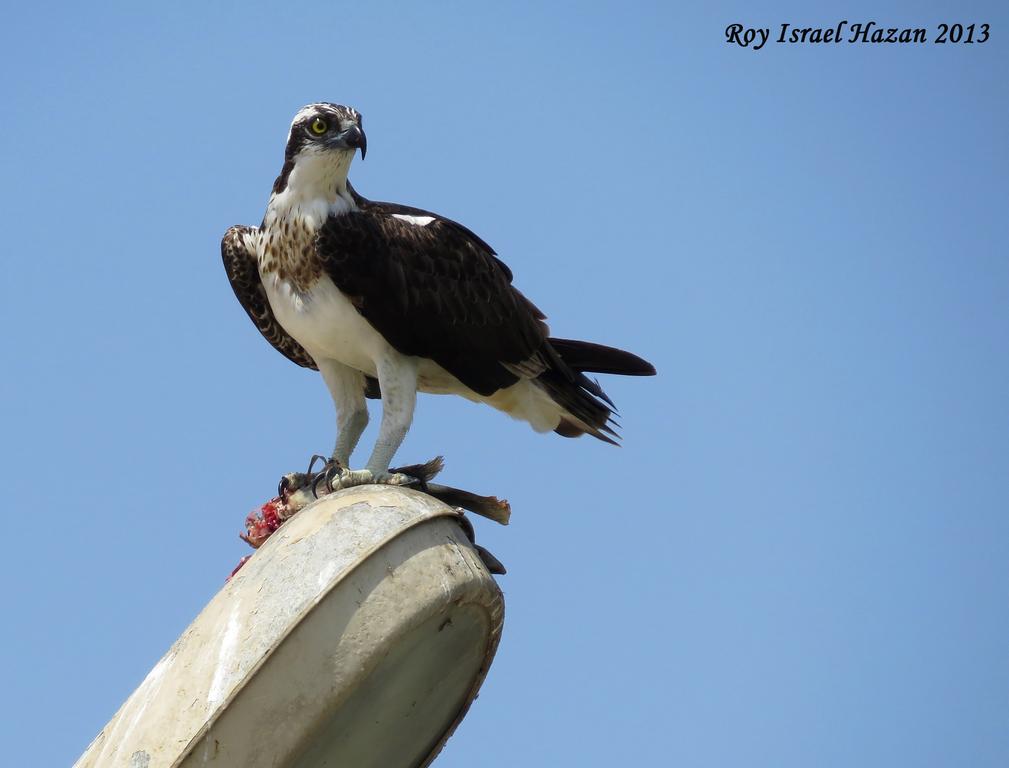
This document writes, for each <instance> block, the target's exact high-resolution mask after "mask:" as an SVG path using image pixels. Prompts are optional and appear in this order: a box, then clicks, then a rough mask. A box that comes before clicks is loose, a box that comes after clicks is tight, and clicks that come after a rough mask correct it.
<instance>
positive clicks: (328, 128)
mask: <svg viewBox="0 0 1009 768" xmlns="http://www.w3.org/2000/svg"><path fill="white" fill-rule="evenodd" d="M355 149H360V150H361V159H362V160H363V159H364V155H365V153H366V152H367V150H368V140H367V138H366V137H365V135H364V128H363V124H362V120H361V115H360V113H359V112H358V111H357V110H356V109H354V108H353V107H345V106H343V105H342V104H328V103H325V102H323V103H320V104H309V105H308V106H307V107H302V108H301V109H300V110H298V114H296V115H295V116H294V120H293V121H292V122H291V131H290V133H289V134H288V136H287V150H286V152H285V154H284V156H285V159H287V160H294V161H297V160H298V158H299V157H302V156H307V155H312V156H320V155H322V156H326V155H330V156H332V157H333V158H334V159H337V158H340V159H343V158H347V159H350V158H351V157H353V155H354V150H355Z"/></svg>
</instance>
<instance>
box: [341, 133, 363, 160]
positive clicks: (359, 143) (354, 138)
mask: <svg viewBox="0 0 1009 768" xmlns="http://www.w3.org/2000/svg"><path fill="white" fill-rule="evenodd" d="M340 138H341V139H343V143H344V144H346V145H347V146H348V147H352V148H353V149H360V150H361V159H362V160H364V156H365V154H366V153H367V152H368V137H367V136H365V135H364V131H362V130H361V129H360V127H358V126H356V125H352V126H350V128H348V129H347V130H346V131H344V132H343V135H342V136H341V137H340Z"/></svg>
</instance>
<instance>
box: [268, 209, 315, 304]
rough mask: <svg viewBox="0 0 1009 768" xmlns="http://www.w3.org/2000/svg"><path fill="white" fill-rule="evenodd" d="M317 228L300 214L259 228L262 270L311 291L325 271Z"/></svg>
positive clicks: (303, 291) (303, 290)
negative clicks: (319, 250) (317, 241)
mask: <svg viewBox="0 0 1009 768" xmlns="http://www.w3.org/2000/svg"><path fill="white" fill-rule="evenodd" d="M317 235H318V230H317V229H316V228H315V227H313V226H311V225H310V224H309V223H308V222H306V221H305V220H303V219H300V218H297V217H293V216H292V217H285V218H280V219H277V220H275V221H274V222H272V223H271V224H269V225H268V226H266V227H264V228H263V229H261V230H260V232H259V244H258V249H257V250H258V254H259V274H260V275H261V276H262V278H263V280H264V281H265V280H266V279H267V278H269V277H273V276H275V277H276V278H278V279H280V280H282V281H285V282H287V283H289V284H290V285H291V286H292V287H293V288H294V289H295V290H297V291H299V292H300V293H308V292H309V291H310V290H311V288H312V286H313V285H315V283H316V282H317V281H318V279H319V277H321V276H322V273H323V265H322V260H321V259H320V258H319V254H318V251H317V249H316V239H317Z"/></svg>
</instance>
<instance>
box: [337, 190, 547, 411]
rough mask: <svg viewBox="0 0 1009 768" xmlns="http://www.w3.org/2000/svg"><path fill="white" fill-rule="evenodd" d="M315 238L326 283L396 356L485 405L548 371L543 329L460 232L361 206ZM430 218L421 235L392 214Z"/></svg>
mask: <svg viewBox="0 0 1009 768" xmlns="http://www.w3.org/2000/svg"><path fill="white" fill-rule="evenodd" d="M362 202H364V205H363V206H362V207H361V210H360V211H357V212H353V213H349V214H345V215H343V216H334V217H331V218H330V219H329V220H328V221H327V223H326V224H325V226H324V227H323V228H322V230H321V231H320V232H319V237H318V241H317V247H318V253H319V256H320V257H321V259H322V261H323V263H324V265H325V269H326V272H327V274H328V275H329V277H330V278H331V279H332V280H333V282H334V283H335V284H336V286H337V287H338V288H339V289H340V290H341V291H342V292H343V293H344V294H346V295H347V296H348V297H349V298H350V300H351V301H352V302H353V303H354V305H355V306H356V307H357V309H358V311H359V312H360V313H361V315H362V316H364V318H365V319H366V320H368V322H369V323H371V324H372V325H373V326H374V327H375V329H376V330H377V331H378V332H379V333H381V334H382V336H384V337H385V339H386V340H387V341H388V342H389V343H390V344H391V345H392V346H393V347H395V348H396V349H397V350H399V351H400V352H402V353H403V354H406V355H414V356H417V357H424V358H428V359H431V360H434V361H435V362H437V363H438V364H439V365H441V366H442V367H443V368H444V369H445V370H447V371H448V372H449V373H451V374H452V375H453V376H455V377H456V378H457V379H459V380H460V381H461V382H462V383H463V384H465V385H466V386H468V387H469V388H470V389H472V390H473V391H475V392H477V393H479V394H481V395H490V394H493V393H494V392H496V391H497V390H499V389H502V388H504V387H507V386H510V385H511V384H514V383H515V382H516V381H518V378H519V374H522V375H526V376H530V375H532V376H535V375H536V374H538V373H539V372H540V371H542V370H543V369H544V368H545V367H546V365H547V363H546V362H545V361H544V359H543V355H544V354H545V353H546V352H547V350H546V349H545V347H546V339H547V327H546V324H545V323H544V322H543V313H542V312H540V311H539V310H538V309H537V308H536V307H535V306H534V305H533V304H532V302H530V301H529V300H528V299H526V297H525V296H523V295H522V294H521V293H520V292H519V291H518V290H517V289H516V288H514V287H513V286H512V285H511V273H510V272H509V271H508V269H507V267H505V266H504V265H503V264H502V263H501V262H500V261H499V260H498V259H497V257H496V256H495V255H494V253H493V251H491V249H490V248H489V247H488V246H487V245H486V244H485V243H484V242H483V241H482V240H480V239H479V238H478V237H476V235H474V234H472V233H471V232H470V231H469V230H468V229H466V228H465V227H463V226H461V225H460V224H457V223H455V222H453V221H450V220H448V219H443V218H441V217H436V216H434V214H429V213H427V212H426V211H420V210H419V209H413V208H409V209H408V208H405V207H398V206H393V205H391V204H388V203H368V202H366V201H362ZM400 212H402V213H409V214H410V215H421V216H432V217H433V218H434V220H433V221H431V222H430V223H428V224H426V225H424V226H420V225H417V224H412V223H410V222H408V221H404V220H402V219H399V218H396V216H395V215H393V214H394V213H400Z"/></svg>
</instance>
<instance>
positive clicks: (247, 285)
mask: <svg viewBox="0 0 1009 768" xmlns="http://www.w3.org/2000/svg"><path fill="white" fill-rule="evenodd" d="M251 231H252V228H251V227H242V226H238V227H231V229H229V230H228V231H227V232H225V233H224V239H223V240H221V257H222V258H223V259H224V271H225V272H227V273H228V280H229V281H231V287H232V289H233V290H234V291H235V297H236V298H237V299H238V303H239V304H241V305H242V308H243V309H244V310H245V312H246V314H248V315H249V319H250V320H252V322H253V323H254V324H255V326H256V328H258V329H259V332H260V333H261V334H263V338H264V339H266V340H267V341H268V342H270V344H272V345H273V348H274V349H276V350H277V351H278V352H280V354H282V355H283V356H284V357H286V358H287V359H288V360H290V361H291V362H293V363H297V364H298V365H300V366H302V367H304V368H311V369H313V370H318V369H319V368H318V366H317V365H316V364H315V361H314V360H312V358H311V356H310V355H309V354H308V352H306V351H305V348H304V347H303V346H301V345H300V344H299V343H298V342H297V341H295V340H294V339H293V338H292V337H291V336H290V335H289V334H288V333H287V331H285V330H284V328H283V327H282V326H281V325H280V323H278V322H277V318H276V317H274V314H273V310H272V309H271V308H270V301H269V299H267V298H266V290H265V289H264V288H263V282H262V281H261V280H260V279H259V267H258V265H257V261H256V255H255V254H254V253H251V252H249V250H248V249H247V248H246V247H245V243H244V242H243V239H242V235H244V234H247V233H249V232H251Z"/></svg>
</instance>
